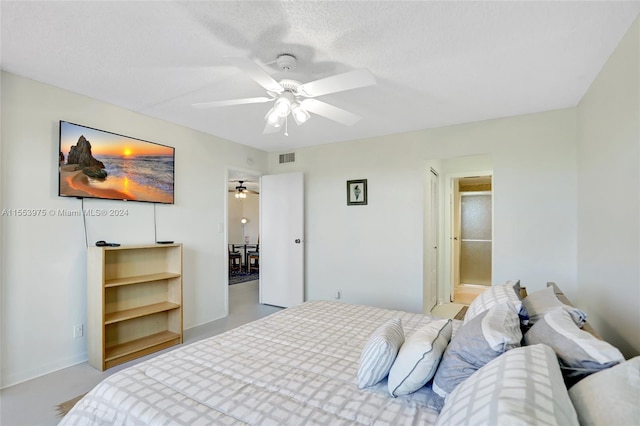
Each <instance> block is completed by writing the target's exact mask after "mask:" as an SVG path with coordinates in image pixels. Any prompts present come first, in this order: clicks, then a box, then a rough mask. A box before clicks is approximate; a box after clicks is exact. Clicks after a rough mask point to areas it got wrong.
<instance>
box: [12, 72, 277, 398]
mask: <svg viewBox="0 0 640 426" xmlns="http://www.w3.org/2000/svg"><path fill="white" fill-rule="evenodd" d="M1 85H2V87H1V89H2V91H1V96H2V112H1V114H2V115H1V118H2V120H1V121H2V145H1V154H0V159H1V161H2V163H1V165H0V170H1V171H2V178H1V180H0V182H1V183H2V188H1V203H2V206H3V207H4V208H8V209H21V208H29V209H45V210H49V209H54V210H57V209H80V207H81V203H80V200H77V199H73V198H61V197H58V196H57V194H58V192H57V183H58V171H57V163H58V161H57V159H58V122H59V120H68V121H71V122H75V123H79V124H84V125H87V126H91V127H95V128H99V129H105V130H109V131H113V132H115V133H120V134H125V135H128V136H132V137H137V138H140V139H144V140H149V141H153V142H157V143H162V144H165V145H170V146H174V147H175V148H176V161H175V167H176V173H175V204H174V205H158V206H157V215H156V219H157V238H158V239H159V240H174V241H177V242H181V243H183V244H184V306H185V309H184V324H185V327H186V328H189V327H193V326H195V325H198V324H203V323H206V322H209V321H212V320H214V319H217V318H220V317H223V316H225V315H226V314H227V305H226V297H227V286H226V280H227V278H226V277H227V264H226V247H225V232H223V229H222V227H223V226H224V223H225V218H226V204H227V202H226V201H227V185H226V173H227V172H226V171H227V170H228V169H229V168H241V167H246V165H247V163H248V162H249V161H248V159H251V162H252V163H253V164H254V165H255V166H254V167H256V171H257V172H258V173H260V172H263V171H264V170H265V169H266V153H265V152H263V151H259V150H256V149H253V148H249V147H246V146H243V145H239V144H236V143H232V142H229V141H225V140H222V139H219V138H215V137H213V136H210V135H206V134H204V133H200V132H197V131H195V130H191V129H188V128H185V127H181V126H178V125H175V124H170V123H167V122H164V121H162V120H157V119H153V118H150V117H147V116H143V115H141V114H138V113H135V112H133V111H129V110H125V109H122V108H119V107H116V106H113V105H109V104H106V103H103V102H99V101H96V100H94V99H90V98H87V97H85V96H80V95H77V94H74V93H71V92H68V91H65V90H62V89H59V88H56V87H52V86H48V85H45V84H41V83H37V82H35V81H32V80H28V79H25V78H22V77H18V76H15V75H13V74H9V73H5V72H3V73H2V75H1ZM84 206H85V209H91V208H93V209H95V208H106V209H109V208H124V209H126V210H127V211H128V215H127V216H126V217H87V223H86V224H87V234H88V242H89V243H90V244H93V243H95V241H98V240H106V241H115V242H119V243H122V244H137V243H153V242H154V225H153V224H154V208H153V205H152V204H150V203H135V202H128V203H124V202H121V201H104V200H85V202H84ZM83 226H84V225H83V221H82V217H56V216H47V217H39V218H34V217H8V216H4V217H2V254H3V256H2V262H3V268H2V271H1V275H2V276H1V293H2V306H1V309H0V316H1V318H2V327H3V328H2V330H1V334H0V338H1V340H2V354H1V358H2V370H1V377H0V380H1V384H0V386H3V387H4V386H8V385H10V384H13V383H16V382H20V381H23V380H27V379H30V378H32V377H36V376H39V375H42V374H45V373H48V372H51V371H54V370H57V369H60V368H63V367H67V366H69V365H73V364H76V363H79V362H83V361H85V360H86V359H87V348H86V339H84V338H82V339H74V338H73V333H72V331H73V326H74V325H76V324H82V323H84V324H85V325H86V303H87V302H86V268H87V267H86V246H85V235H84V231H83ZM219 227H220V228H219ZM43 347H45V348H46V350H45V351H43V350H42V348H43Z"/></svg>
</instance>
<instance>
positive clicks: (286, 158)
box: [280, 152, 296, 164]
mask: <svg viewBox="0 0 640 426" xmlns="http://www.w3.org/2000/svg"><path fill="white" fill-rule="evenodd" d="M295 161H296V153H295V152H289V153H287V154H280V164H284V163H295Z"/></svg>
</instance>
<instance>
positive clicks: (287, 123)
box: [284, 115, 289, 136]
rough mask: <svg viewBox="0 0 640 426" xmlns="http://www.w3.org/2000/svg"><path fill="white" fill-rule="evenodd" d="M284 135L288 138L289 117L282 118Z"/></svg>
mask: <svg viewBox="0 0 640 426" xmlns="http://www.w3.org/2000/svg"><path fill="white" fill-rule="evenodd" d="M284 135H285V136H289V116H288V115H287V116H286V117H285V118H284Z"/></svg>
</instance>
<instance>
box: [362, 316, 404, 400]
mask: <svg viewBox="0 0 640 426" xmlns="http://www.w3.org/2000/svg"><path fill="white" fill-rule="evenodd" d="M403 343H404V330H403V329H402V321H401V320H400V318H393V319H390V320H389V321H387V322H385V323H384V324H382V325H381V326H379V327H378V328H377V329H375V330H374V332H373V333H372V334H371V336H369V340H368V341H367V343H366V344H365V346H364V348H363V349H362V353H361V354H360V365H359V368H358V387H359V388H360V389H363V388H366V387H369V386H373V385H375V384H376V383H378V382H379V381H381V380H382V379H384V378H385V377H387V375H388V374H389V370H390V369H391V366H392V365H393V361H395V359H396V356H397V355H398V350H400V347H401V346H402V344H403Z"/></svg>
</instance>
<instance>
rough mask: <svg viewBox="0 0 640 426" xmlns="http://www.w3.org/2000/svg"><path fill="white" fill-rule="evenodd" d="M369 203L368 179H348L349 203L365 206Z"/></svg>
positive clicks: (349, 204) (350, 204)
mask: <svg viewBox="0 0 640 426" xmlns="http://www.w3.org/2000/svg"><path fill="white" fill-rule="evenodd" d="M366 204H367V180H366V179H356V180H348V181H347V205H348V206H365V205H366Z"/></svg>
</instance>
